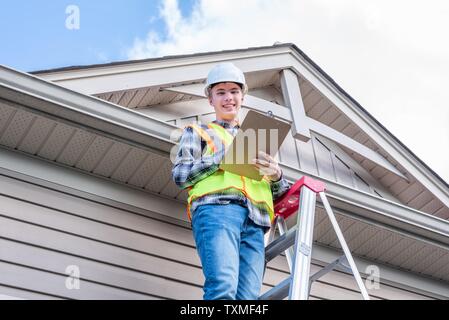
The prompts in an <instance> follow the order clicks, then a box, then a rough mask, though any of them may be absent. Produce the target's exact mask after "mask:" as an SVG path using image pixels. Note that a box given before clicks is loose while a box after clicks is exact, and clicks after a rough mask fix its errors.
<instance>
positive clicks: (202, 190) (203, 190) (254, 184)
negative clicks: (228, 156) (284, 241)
mask: <svg viewBox="0 0 449 320" xmlns="http://www.w3.org/2000/svg"><path fill="white" fill-rule="evenodd" d="M189 126H190V127H192V129H194V130H195V131H196V132H197V133H198V134H199V135H200V136H201V137H202V138H203V139H204V140H205V141H206V143H207V146H206V148H207V149H206V152H205V154H206V155H213V154H214V153H215V152H216V151H217V148H216V146H215V144H214V142H213V140H212V138H211V137H210V136H209V134H208V133H207V132H206V130H203V129H202V128H200V127H199V126H198V125H196V124H192V125H189ZM208 127H209V128H210V129H212V130H213V132H214V133H215V134H216V135H217V136H218V137H219V138H220V140H222V141H223V143H224V145H225V146H226V147H227V146H229V145H230V144H231V143H232V140H233V139H234V137H233V136H232V135H231V134H230V133H229V132H228V131H227V130H226V129H225V128H223V127H222V126H220V125H218V124H216V123H209V124H208ZM228 189H235V190H238V191H240V192H241V193H243V194H244V195H245V197H246V198H247V199H248V200H249V201H251V203H252V204H254V205H257V206H259V207H260V206H263V207H265V209H266V210H267V211H268V213H269V214H270V219H271V220H273V218H274V209H273V194H272V193H271V187H270V182H269V181H268V180H267V179H266V177H264V178H263V179H262V180H260V181H257V180H253V179H250V178H247V177H245V176H239V175H236V174H234V173H231V172H227V171H224V170H221V169H219V170H217V171H216V172H214V173H213V174H211V175H210V176H207V177H206V178H204V179H202V180H200V181H198V182H197V183H196V184H195V185H194V186H192V187H190V189H189V197H188V199H187V214H188V217H189V219H191V215H190V207H191V205H192V202H193V201H194V200H195V199H198V198H200V197H202V196H205V195H207V194H214V193H220V192H222V191H224V190H228Z"/></svg>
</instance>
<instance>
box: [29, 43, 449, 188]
mask: <svg viewBox="0 0 449 320" xmlns="http://www.w3.org/2000/svg"><path fill="white" fill-rule="evenodd" d="M273 48H289V49H291V50H292V51H294V52H295V53H297V54H298V55H299V56H301V57H302V58H303V59H304V60H305V61H307V62H308V63H309V64H310V65H311V66H312V67H313V68H314V69H316V71H318V72H319V73H320V74H321V75H322V76H323V77H324V78H325V79H326V80H327V81H329V83H331V84H332V86H333V87H335V89H337V90H338V91H339V92H340V93H341V94H342V95H343V96H344V97H346V98H347V99H348V100H349V101H351V102H352V103H353V104H354V105H355V106H357V108H359V110H360V111H362V112H363V113H364V114H365V115H366V116H367V117H368V118H369V119H370V120H371V121H373V122H374V123H375V124H376V125H377V126H378V127H379V128H381V129H382V130H383V131H384V132H385V133H386V134H387V135H388V136H390V137H391V138H392V139H393V140H394V141H395V143H397V144H398V145H399V146H400V147H402V148H403V149H404V150H406V152H407V153H408V154H409V155H410V156H411V157H413V158H414V159H415V160H416V161H418V163H419V164H420V165H421V166H422V167H423V168H425V169H426V170H427V171H429V173H430V174H431V175H432V176H434V177H435V178H436V179H437V180H438V181H439V182H440V183H441V184H443V186H444V187H445V188H446V189H447V190H446V194H447V195H449V184H448V182H446V181H445V180H444V179H443V178H442V177H441V176H440V175H438V174H437V173H436V172H435V171H434V170H432V168H430V167H429V166H428V165H427V164H426V163H425V162H424V161H422V160H421V159H420V158H419V157H418V156H417V155H416V154H415V153H414V152H413V151H412V150H410V149H409V148H408V147H407V146H406V145H405V144H404V143H402V142H401V141H400V140H399V139H398V138H397V137H396V136H395V135H394V134H392V133H391V132H390V131H389V130H388V129H387V128H386V127H385V126H383V125H382V123H380V122H379V121H378V120H377V119H376V118H375V117H374V116H373V115H371V114H370V113H369V112H368V111H367V110H366V109H365V108H363V106H362V105H361V104H360V103H358V102H357V101H356V100H355V99H354V98H353V97H351V96H350V95H349V94H348V93H347V92H346V91H345V90H344V89H343V88H342V87H341V86H339V85H338V83H336V82H335V81H334V80H333V79H332V77H331V76H329V75H328V74H327V73H326V72H325V71H324V70H323V69H321V68H320V67H319V66H318V65H317V64H316V63H315V62H314V61H313V60H312V59H311V58H310V57H309V56H307V55H306V54H305V53H304V52H303V51H302V50H301V49H299V48H298V47H297V46H296V45H295V44H293V43H280V44H274V45H273V46H261V47H249V48H245V49H233V50H222V51H211V52H202V53H194V54H185V55H173V56H164V57H157V58H149V59H140V60H128V61H118V62H111V63H104V64H93V65H85V66H70V67H63V68H54V69H48V70H39V71H32V72H30V73H31V74H34V75H37V76H46V75H50V74H55V73H61V72H69V71H75V70H76V71H79V70H89V69H101V68H105V67H113V66H126V65H133V64H137V63H138V64H143V63H149V64H152V63H155V62H159V61H170V60H173V61H174V60H179V59H183V58H192V57H208V56H213V55H223V54H231V53H240V52H249V51H254V50H255V51H261V50H267V49H268V50H269V49H273Z"/></svg>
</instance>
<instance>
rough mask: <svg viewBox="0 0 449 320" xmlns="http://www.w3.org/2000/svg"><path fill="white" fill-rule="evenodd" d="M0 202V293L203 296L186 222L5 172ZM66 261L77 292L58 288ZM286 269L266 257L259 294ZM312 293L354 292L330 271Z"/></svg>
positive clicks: (346, 295)
mask: <svg viewBox="0 0 449 320" xmlns="http://www.w3.org/2000/svg"><path fill="white" fill-rule="evenodd" d="M0 203H1V204H2V206H1V208H0V270H2V272H1V273H0V294H3V295H6V296H8V295H9V296H13V297H17V298H26V299H40V298H43V299H45V298H47V297H48V298H49V299H59V298H63V299H201V297H202V283H203V281H204V278H203V275H202V271H201V266H200V262H199V258H198V256H197V254H196V250H195V245H194V241H193V238H192V234H191V230H190V229H189V228H185V227H181V226H178V225H174V224H170V223H167V222H163V221H159V220H156V219H154V218H150V217H147V216H145V215H143V214H136V213H133V212H129V211H125V210H121V209H117V208H114V207H111V206H107V205H104V204H100V203H97V202H94V201H89V200H86V199H82V198H79V197H75V196H72V195H68V194H65V193H61V192H56V191H53V190H49V189H46V188H43V187H39V186H36V185H33V184H30V183H26V182H22V181H19V180H16V179H12V178H8V177H5V176H0ZM72 265H75V266H77V267H78V268H79V270H80V278H81V281H80V289H79V290H76V289H73V290H69V289H67V288H66V287H65V283H66V280H67V277H68V274H67V273H66V268H67V267H68V266H72ZM286 271H287V268H286V264H285V261H283V260H282V258H278V259H277V260H275V261H274V262H273V263H271V264H270V265H269V268H268V270H267V272H266V274H265V278H264V286H263V292H265V291H266V290H268V289H270V288H271V287H273V286H275V285H276V284H277V283H279V282H280V281H282V280H283V279H285V278H286V277H287V276H288V273H287V272H286ZM340 276H341V275H340ZM311 295H312V298H313V299H358V296H359V294H358V293H357V292H356V288H354V286H352V285H351V284H350V283H349V281H346V280H342V279H340V278H335V276H328V279H327V280H326V281H324V280H323V281H320V282H317V283H315V284H314V286H313V287H312V292H311ZM387 296H388V294H387ZM390 296H391V295H390ZM379 298H382V295H379ZM387 298H388V297H387Z"/></svg>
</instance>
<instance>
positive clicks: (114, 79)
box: [38, 48, 291, 95]
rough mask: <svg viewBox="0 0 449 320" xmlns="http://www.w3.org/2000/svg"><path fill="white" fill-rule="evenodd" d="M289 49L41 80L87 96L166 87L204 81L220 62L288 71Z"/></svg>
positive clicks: (137, 65) (88, 71)
mask: <svg viewBox="0 0 449 320" xmlns="http://www.w3.org/2000/svg"><path fill="white" fill-rule="evenodd" d="M290 56H291V55H290V49H289V48H277V50H266V51H263V52H258V53H257V55H256V54H255V53H254V52H236V53H228V54H213V55H210V56H200V55H199V56H192V57H188V58H180V59H168V60H165V61H163V60H161V61H154V62H141V63H139V62H136V63H135V64H125V65H118V66H109V67H107V66H106V67H99V68H92V69H89V68H88V69H79V70H73V71H70V70H69V71H65V72H61V73H56V74H38V76H39V77H41V78H43V79H46V80H49V81H52V82H54V83H57V84H59V85H61V86H64V87H66V88H70V89H72V90H75V91H78V92H81V93H84V94H91V95H92V94H100V93H105V92H115V91H122V90H131V89H137V88H145V87H153V86H165V85H170V84H179V83H185V82H190V83H192V82H198V81H203V80H204V79H205V78H206V77H207V73H208V72H209V70H210V69H211V68H212V67H213V66H214V65H215V64H216V63H219V62H224V61H230V62H232V63H234V64H235V65H236V66H237V67H238V68H240V69H241V70H242V71H243V72H245V73H246V72H256V71H264V70H281V69H284V68H288V67H289V66H288V65H286V64H285V63H286V62H289V61H290V59H289V57H290Z"/></svg>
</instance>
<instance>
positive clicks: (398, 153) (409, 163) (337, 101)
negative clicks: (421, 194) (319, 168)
mask: <svg viewBox="0 0 449 320" xmlns="http://www.w3.org/2000/svg"><path fill="white" fill-rule="evenodd" d="M290 58H291V62H290V63H289V64H291V65H292V69H293V70H294V71H295V72H296V73H297V74H298V76H300V77H303V78H305V79H307V81H309V82H310V83H311V84H312V86H314V87H315V88H316V89H317V90H319V91H320V93H321V94H323V95H324V96H325V97H326V98H327V99H329V100H330V101H331V102H332V103H333V104H334V105H335V106H336V107H337V108H338V109H339V110H340V111H341V112H343V113H344V114H345V116H347V117H348V118H349V119H350V120H351V121H353V122H354V123H355V124H357V125H358V126H359V127H360V128H361V129H362V130H363V131H364V132H365V133H366V134H367V135H368V136H369V137H370V138H371V139H373V140H374V141H375V142H376V143H378V144H379V145H380V146H381V147H382V148H383V149H384V150H385V151H386V152H387V153H388V154H389V155H390V156H391V157H392V158H393V159H395V160H396V161H397V162H399V163H400V164H401V166H403V167H404V168H405V169H406V170H407V171H408V172H409V173H410V174H411V175H412V176H413V177H415V178H416V179H417V180H419V181H420V182H421V183H422V184H423V185H424V186H425V187H426V188H427V189H428V190H429V191H430V192H431V193H432V194H434V195H435V196H436V197H437V198H438V199H439V200H440V201H441V202H443V204H444V205H445V206H447V207H449V189H448V187H447V186H446V185H444V183H442V182H441V181H440V180H439V179H438V178H436V177H435V175H434V174H433V173H432V172H430V171H429V170H427V168H425V167H424V166H423V165H422V164H420V163H419V161H418V160H417V159H416V158H415V157H413V156H412V155H411V154H410V152H409V151H407V150H406V149H405V148H404V147H402V146H401V145H400V144H399V143H398V142H397V141H395V139H394V138H393V137H392V136H391V135H390V134H389V133H388V132H386V131H385V129H384V128H382V127H381V126H380V125H379V124H378V123H376V121H375V120H373V118H372V117H371V116H369V115H368V114H367V113H366V111H363V110H362V109H360V107H359V106H357V105H356V104H355V103H354V102H353V101H351V100H350V99H349V98H348V97H347V96H345V95H344V94H343V93H342V92H341V91H340V90H339V89H338V88H336V87H335V86H334V85H333V84H332V83H331V82H330V81H329V80H328V79H327V78H326V77H325V76H324V75H323V74H321V73H320V72H319V71H318V70H316V69H315V68H314V67H313V66H312V65H311V64H310V63H309V62H307V61H306V60H305V59H304V58H303V57H301V56H300V55H299V54H298V53H297V52H296V51H294V50H292V51H291V56H290Z"/></svg>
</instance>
